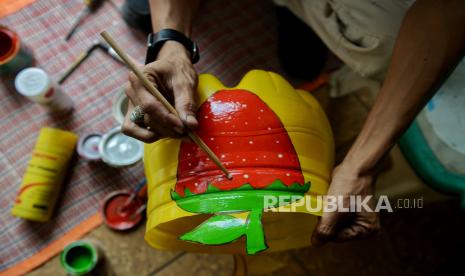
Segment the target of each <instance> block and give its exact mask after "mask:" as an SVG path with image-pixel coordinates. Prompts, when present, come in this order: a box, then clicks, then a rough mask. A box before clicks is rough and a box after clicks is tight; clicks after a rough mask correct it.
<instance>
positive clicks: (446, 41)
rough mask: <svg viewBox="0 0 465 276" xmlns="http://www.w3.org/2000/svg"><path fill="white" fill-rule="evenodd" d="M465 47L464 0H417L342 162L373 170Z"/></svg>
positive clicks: (457, 59) (406, 17) (360, 170)
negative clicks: (368, 110) (377, 89)
mask: <svg viewBox="0 0 465 276" xmlns="http://www.w3.org/2000/svg"><path fill="white" fill-rule="evenodd" d="M464 49H465V1H459V0H456V1H455V0H452V1H436V0H425V1H420V0H418V1H417V2H416V3H415V4H414V5H413V6H412V7H411V8H410V10H409V11H408V13H407V15H406V16H405V18H404V21H403V23H402V26H401V28H400V31H399V35H398V37H397V40H396V43H395V47H394V51H393V55H392V59H391V63H390V66H389V69H388V73H387V75H386V78H385V81H384V84H383V86H382V88H381V91H380V92H379V94H378V97H377V98H376V101H375V103H374V105H373V107H372V110H371V111H370V113H369V115H368V118H367V120H366V122H365V124H364V126H363V128H362V131H361V133H360V135H359V136H358V137H357V139H356V141H355V143H354V145H353V146H352V148H351V149H350V151H349V153H348V154H347V156H346V158H345V160H344V162H345V163H346V164H349V165H350V166H353V168H354V170H356V171H357V172H358V173H360V174H363V173H364V172H370V171H372V170H373V169H374V168H375V166H376V165H377V164H378V163H379V162H380V160H381V159H382V157H383V156H384V155H385V154H386V153H387V152H388V151H389V149H390V148H391V147H392V146H393V145H394V143H395V142H396V141H397V139H398V138H399V137H400V135H401V134H402V133H403V132H404V131H405V129H406V128H407V127H408V126H409V125H410V123H411V122H412V120H413V119H414V118H415V116H416V115H417V113H418V112H419V111H420V110H421V108H422V107H423V106H424V105H425V104H426V102H427V101H428V99H429V98H430V97H431V95H432V94H433V93H434V92H435V91H436V89H437V88H438V86H439V85H440V84H441V83H442V81H443V80H444V79H445V77H447V75H448V73H449V72H450V70H451V69H452V68H453V67H454V65H455V64H456V63H457V62H458V61H459V59H460V58H461V57H463V54H464Z"/></svg>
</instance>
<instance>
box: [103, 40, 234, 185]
mask: <svg viewBox="0 0 465 276" xmlns="http://www.w3.org/2000/svg"><path fill="white" fill-rule="evenodd" d="M100 35H101V36H102V37H103V38H104V39H105V40H106V42H107V43H108V44H110V46H111V47H112V48H113V50H115V52H116V53H117V54H118V55H119V57H120V58H121V59H122V60H123V61H124V63H126V65H127V66H128V67H129V69H131V70H132V71H133V72H134V74H136V76H137V77H138V78H139V80H140V81H141V82H142V84H143V85H144V86H145V88H146V89H147V90H148V91H149V92H150V93H152V95H153V96H155V98H157V100H159V101H160V102H161V103H162V104H163V106H165V108H166V109H168V111H169V112H171V113H173V114H174V115H175V116H176V117H178V118H179V119H181V118H180V117H179V114H178V112H177V111H176V109H175V108H174V107H173V106H172V105H171V104H170V102H168V100H166V99H165V97H163V95H162V94H161V93H160V91H158V90H157V88H155V86H154V85H153V84H152V83H151V82H150V81H149V80H148V79H147V78H146V77H145V76H144V74H143V73H142V72H141V71H140V70H139V68H137V66H136V65H135V64H134V63H133V62H132V60H131V59H130V58H129V57H128V56H127V55H126V53H125V52H124V51H123V50H122V49H121V48H120V47H119V46H118V44H116V41H114V40H113V38H112V37H111V36H110V34H109V33H108V32H107V31H103V32H102V33H101V34H100ZM181 122H182V120H181ZM187 135H188V136H189V138H191V140H192V141H194V142H195V143H196V144H197V145H198V146H199V147H200V148H201V149H202V150H203V151H204V152H205V153H206V154H207V155H208V157H210V159H211V160H212V161H213V162H214V163H215V164H216V165H217V166H218V167H219V168H220V170H221V171H223V172H224V174H225V175H226V177H227V178H228V179H232V176H231V174H230V173H229V172H228V170H227V169H226V168H225V167H224V166H223V164H222V163H221V161H220V159H219V158H218V157H217V156H216V155H215V153H214V152H213V151H212V150H211V149H210V148H209V147H208V146H207V144H205V142H204V141H202V139H200V137H199V136H197V135H196V134H195V133H193V132H192V131H190V130H187Z"/></svg>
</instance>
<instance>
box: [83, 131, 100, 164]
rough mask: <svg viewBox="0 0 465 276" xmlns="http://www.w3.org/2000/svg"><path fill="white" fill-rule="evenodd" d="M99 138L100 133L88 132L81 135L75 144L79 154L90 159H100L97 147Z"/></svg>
mask: <svg viewBox="0 0 465 276" xmlns="http://www.w3.org/2000/svg"><path fill="white" fill-rule="evenodd" d="M101 140H102V134H99V133H90V134H87V135H84V136H82V137H81V138H80V139H79V142H78V146H77V151H78V154H79V156H81V157H83V158H85V159H88V160H91V161H95V160H100V158H101V154H100V151H99V148H98V147H99V144H100V141H101Z"/></svg>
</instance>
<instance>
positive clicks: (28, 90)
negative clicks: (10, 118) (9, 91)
mask: <svg viewBox="0 0 465 276" xmlns="http://www.w3.org/2000/svg"><path fill="white" fill-rule="evenodd" d="M15 88H16V91H18V92H19V93H20V94H21V95H23V96H25V97H27V98H28V99H30V100H31V101H33V102H36V103H40V104H42V105H43V106H45V107H47V109H49V110H50V111H51V112H53V113H60V114H64V113H68V112H70V111H71V110H72V109H73V100H72V99H71V97H70V96H69V95H68V94H66V93H64V92H63V91H61V89H60V88H59V86H58V85H55V84H54V83H53V82H52V80H51V79H50V77H49V76H48V74H47V73H46V72H45V71H44V70H42V69H40V68H36V67H29V68H26V69H23V70H21V71H20V72H19V74H18V75H17V76H16V78H15Z"/></svg>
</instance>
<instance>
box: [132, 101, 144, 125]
mask: <svg viewBox="0 0 465 276" xmlns="http://www.w3.org/2000/svg"><path fill="white" fill-rule="evenodd" d="M144 117H145V112H144V109H142V106H140V105H138V106H136V107H135V108H134V110H133V111H132V112H131V115H130V116H129V119H130V120H131V122H133V123H135V124H138V125H141V124H143V123H144Z"/></svg>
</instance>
